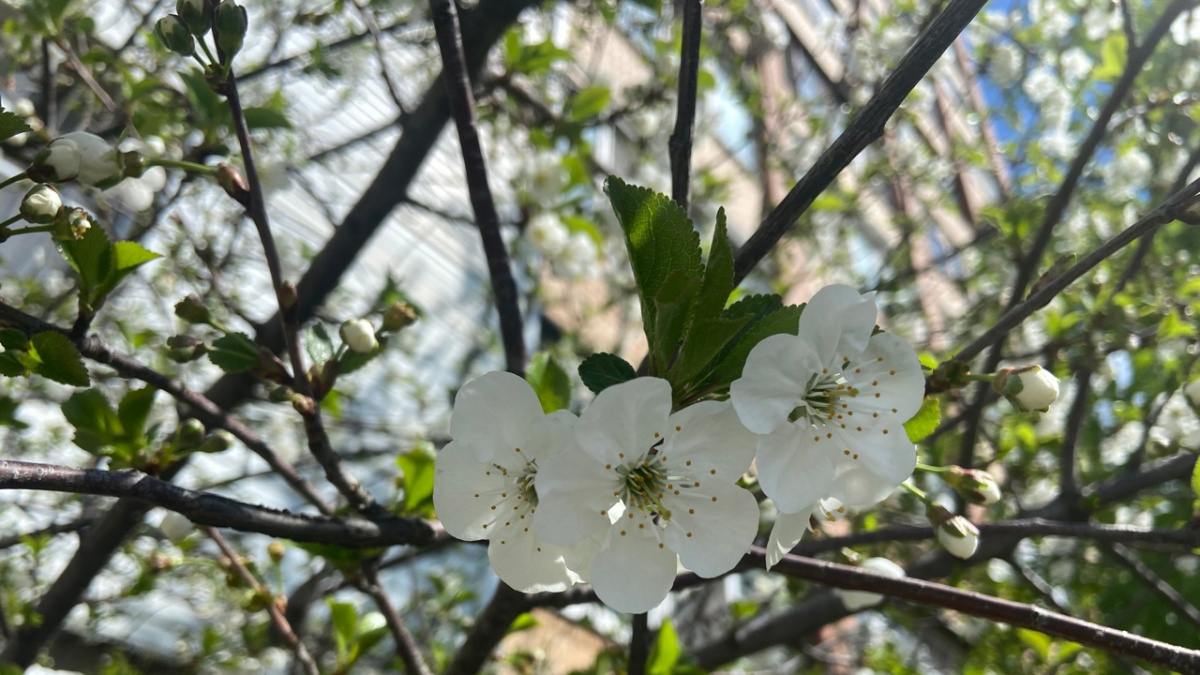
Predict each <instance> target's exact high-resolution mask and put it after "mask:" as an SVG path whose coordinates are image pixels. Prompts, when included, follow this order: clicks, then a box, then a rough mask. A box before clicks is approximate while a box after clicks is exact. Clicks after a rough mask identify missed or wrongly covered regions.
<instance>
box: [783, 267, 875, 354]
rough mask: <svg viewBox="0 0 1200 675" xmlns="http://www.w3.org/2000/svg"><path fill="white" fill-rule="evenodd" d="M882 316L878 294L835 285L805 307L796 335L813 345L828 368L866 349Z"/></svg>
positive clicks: (822, 290)
mask: <svg viewBox="0 0 1200 675" xmlns="http://www.w3.org/2000/svg"><path fill="white" fill-rule="evenodd" d="M878 315H879V310H878V309H877V308H876V307H875V295H874V293H868V294H866V295H863V294H861V293H859V292H858V291H856V290H854V289H853V288H850V287H849V286H845V285H842V284H834V285H831V286H826V287H824V288H822V289H821V290H819V291H817V292H816V294H815V295H813V296H812V299H810V300H809V301H808V304H807V305H805V307H804V311H803V312H801V313H800V323H799V326H798V328H797V331H796V335H798V336H799V337H800V338H802V339H804V340H806V341H807V342H808V343H809V344H811V345H812V347H813V349H815V350H816V352H817V354H818V355H819V356H820V358H821V362H822V364H824V365H828V364H831V363H833V362H834V360H835V359H836V358H837V357H840V356H847V355H849V356H853V355H855V354H858V353H861V352H862V351H863V350H864V349H866V347H867V341H868V340H869V339H870V338H871V332H872V331H873V330H874V329H875V319H876V317H877V316H878ZM839 352H849V353H848V354H841V353H839Z"/></svg>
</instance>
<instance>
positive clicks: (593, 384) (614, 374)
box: [579, 352, 637, 394]
mask: <svg viewBox="0 0 1200 675" xmlns="http://www.w3.org/2000/svg"><path fill="white" fill-rule="evenodd" d="M579 377H580V378H582V379H583V383H584V384H585V385H587V388H588V389H591V390H592V393H595V394H599V393H600V392H602V391H604V390H605V389H608V388H609V387H611V386H613V385H614V384H621V383H622V382H628V381H629V380H632V379H634V378H636V377H637V371H636V370H634V369H633V366H631V365H629V363H628V362H626V361H625V360H624V359H622V358H621V357H619V356H617V355H616V354H606V353H604V352H599V353H596V354H592V355H591V356H589V357H587V358H586V359H584V360H583V363H581V364H579Z"/></svg>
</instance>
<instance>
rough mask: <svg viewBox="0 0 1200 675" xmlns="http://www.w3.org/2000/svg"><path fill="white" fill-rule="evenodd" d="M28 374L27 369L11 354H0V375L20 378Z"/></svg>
mask: <svg viewBox="0 0 1200 675" xmlns="http://www.w3.org/2000/svg"><path fill="white" fill-rule="evenodd" d="M28 372H29V369H28V368H26V367H25V364H24V363H23V362H22V361H21V359H19V358H17V356H16V355H15V354H13V353H12V352H4V353H3V354H0V375H3V376H5V377H22V376H23V375H25V374H26V373H28Z"/></svg>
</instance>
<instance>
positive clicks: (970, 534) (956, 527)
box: [937, 516, 979, 560]
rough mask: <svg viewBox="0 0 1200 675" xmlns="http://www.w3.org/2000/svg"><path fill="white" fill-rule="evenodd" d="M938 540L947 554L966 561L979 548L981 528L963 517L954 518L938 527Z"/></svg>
mask: <svg viewBox="0 0 1200 675" xmlns="http://www.w3.org/2000/svg"><path fill="white" fill-rule="evenodd" d="M937 539H938V542H939V543H940V544H941V545H942V548H944V549H946V552H947V553H949V554H950V555H952V556H954V557H956V558H962V559H963V560H966V559H967V558H970V557H971V556H973V555H975V551H976V549H978V548H979V528H977V527H975V525H973V524H972V523H971V521H969V520H967V519H966V518H963V517H962V516H954V517H953V518H950V519H949V520H947V521H945V522H943V523H941V524H939V525H938V526H937Z"/></svg>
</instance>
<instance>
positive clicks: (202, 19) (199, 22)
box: [175, 0, 209, 37]
mask: <svg viewBox="0 0 1200 675" xmlns="http://www.w3.org/2000/svg"><path fill="white" fill-rule="evenodd" d="M175 13H176V14H178V15H179V19H180V20H181V21H183V25H185V26H187V29H188V30H189V31H191V33H192V35H195V36H196V37H203V36H204V34H205V33H207V32H208V28H209V17H208V6H207V3H206V2H205V1H204V0H179V1H178V2H176V3H175Z"/></svg>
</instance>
